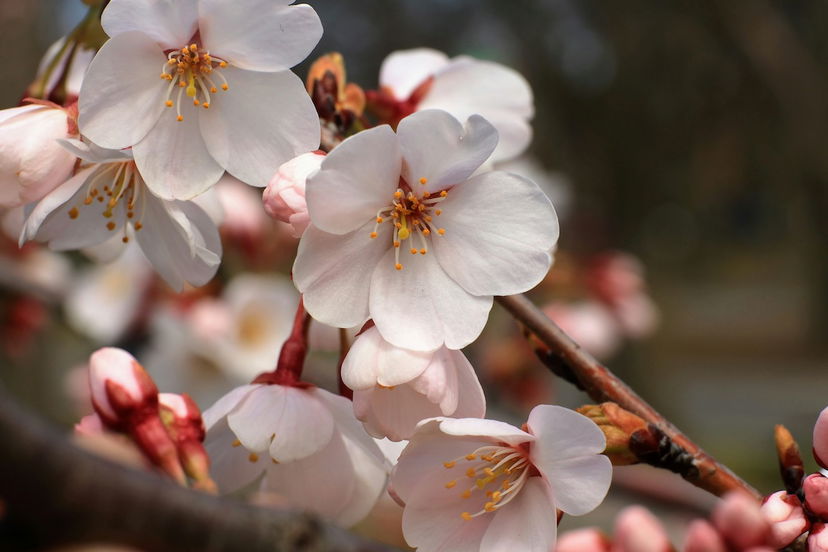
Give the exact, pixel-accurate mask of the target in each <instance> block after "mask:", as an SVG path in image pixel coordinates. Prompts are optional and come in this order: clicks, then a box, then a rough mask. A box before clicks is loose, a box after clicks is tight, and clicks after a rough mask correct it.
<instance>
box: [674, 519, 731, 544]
mask: <svg viewBox="0 0 828 552" xmlns="http://www.w3.org/2000/svg"><path fill="white" fill-rule="evenodd" d="M682 550H683V551H684V552H727V550H728V548H727V545H726V544H725V542H724V540H723V539H722V537H721V535H719V532H718V531H716V528H715V527H713V525H711V524H710V522H709V521H707V520H706V519H696V520H693V521H692V522H691V523H690V525H689V527H688V528H687V534H686V536H685V538H684V547H683V548H682Z"/></svg>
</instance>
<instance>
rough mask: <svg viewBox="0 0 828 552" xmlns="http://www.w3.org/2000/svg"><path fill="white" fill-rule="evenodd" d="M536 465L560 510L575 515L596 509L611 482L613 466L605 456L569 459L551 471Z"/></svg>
mask: <svg viewBox="0 0 828 552" xmlns="http://www.w3.org/2000/svg"><path fill="white" fill-rule="evenodd" d="M535 466H536V467H537V468H538V470H539V471H540V472H541V475H543V476H544V477H545V478H546V480H547V481H548V482H549V486H550V487H552V492H553V493H554V494H555V504H556V505H557V507H558V508H559V509H561V510H563V511H564V512H566V513H567V514H569V515H572V516H580V515H583V514H586V513H587V512H591V511H592V510H594V509H595V508H597V507H598V505H599V504H601V502H602V501H603V500H604V497H605V496H606V495H607V491H608V490H609V486H610V483H611V482H612V463H611V462H610V460H609V458H607V457H606V456H604V455H603V454H595V455H593V456H581V457H578V458H568V459H566V460H563V461H561V462H555V463H554V464H553V465H552V466H550V467H549V468H546V467H545V466H542V465H537V464H536V465H535Z"/></svg>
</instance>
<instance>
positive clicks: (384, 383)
mask: <svg viewBox="0 0 828 552" xmlns="http://www.w3.org/2000/svg"><path fill="white" fill-rule="evenodd" d="M342 380H343V382H344V383H345V385H347V386H348V387H350V388H351V389H352V390H353V391H354V414H355V415H356V417H357V419H359V420H361V421H362V422H363V424H364V425H365V429H366V430H367V431H368V433H370V434H371V435H373V436H374V437H377V438H380V437H388V438H389V439H391V440H392V441H400V440H402V439H408V438H409V437H411V435H412V434H413V433H414V429H415V428H416V426H417V423H418V422H420V420H423V419H425V418H433V417H435V416H453V417H456V418H467V417H468V418H482V417H483V416H485V415H486V398H485V396H484V395H483V389H482V388H481V387H480V382H479V381H478V380H477V375H475V373H474V369H473V368H472V366H471V364H470V363H469V361H468V360H467V359H466V357H465V355H464V354H463V353H462V352H461V351H453V350H451V349H446V348H445V347H440V348H439V349H437V350H436V351H431V352H420V351H408V350H406V349H400V348H399V347H394V346H393V345H392V344H390V343H388V342H387V341H385V340H384V339H383V338H382V336H381V335H380V333H379V331H377V329H376V328H375V327H372V328H370V329H368V330H366V331H365V332H363V333H362V334H360V335H359V336H358V337H357V338H356V340H355V341H354V344H353V345H352V346H351V349H350V350H349V351H348V355H347V356H346V357H345V360H344V362H343V364H342Z"/></svg>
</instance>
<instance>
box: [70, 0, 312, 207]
mask: <svg viewBox="0 0 828 552" xmlns="http://www.w3.org/2000/svg"><path fill="white" fill-rule="evenodd" d="M101 23H102V25H103V28H104V30H105V31H106V33H107V34H108V35H109V36H110V37H111V38H110V40H109V41H108V42H107V43H106V44H104V45H103V47H102V48H101V50H100V51H99V52H98V55H97V56H95V59H94V60H92V64H91V65H90V66H89V71H88V72H87V74H86V77H85V79H84V82H83V85H82V87H81V93H80V99H79V102H80V103H79V107H80V119H79V123H80V128H81V131H82V133H83V134H84V136H87V137H89V138H90V139H91V140H92V141H93V142H95V143H97V144H100V145H102V146H104V147H107V148H113V149H121V148H126V147H130V146H132V149H133V152H134V155H135V162H136V164H137V166H138V169H139V170H140V172H141V174H142V175H143V177H144V179H145V180H146V182H147V185H148V186H149V187H150V189H151V190H152V191H153V192H154V193H155V194H157V195H158V196H160V197H162V198H165V199H191V198H193V197H194V196H196V195H198V194H199V193H201V192H203V191H204V190H206V189H208V188H210V187H211V186H212V185H213V184H215V183H216V182H217V181H218V180H219V178H220V177H221V175H222V173H223V172H224V171H225V170H226V171H227V172H229V173H230V174H232V175H233V176H235V177H236V178H238V179H239V180H241V181H243V182H245V183H247V184H251V185H254V186H264V185H265V184H267V181H268V180H269V179H270V177H271V176H273V174H274V173H275V172H276V169H277V168H278V166H279V165H280V164H282V163H284V162H285V161H287V160H288V159H290V158H292V157H295V156H296V155H298V154H300V153H304V152H306V151H311V150H314V149H316V148H317V147H318V144H319V119H318V117H317V114H316V110H315V109H314V107H313V103H312V102H311V100H310V98H309V97H308V95H307V93H306V92H305V88H304V86H303V84H302V81H301V80H300V79H299V78H298V77H297V76H296V75H294V74H293V73H291V72H290V71H289V68H290V67H292V66H293V65H295V64H297V63H299V62H300V61H302V60H303V59H304V58H305V56H307V55H308V53H310V51H311V50H312V49H313V47H314V46H315V45H316V43H317V42H318V41H319V38H320V37H321V35H322V26H321V23H320V22H319V17H318V16H317V14H316V12H315V11H314V10H313V8H311V7H310V6H308V5H306V4H301V5H296V6H291V5H288V4H287V3H286V2H271V1H269V0H237V1H235V2H227V1H226V0H177V1H176V2H150V3H148V2H143V1H138V0H112V1H111V2H110V3H109V5H108V6H107V7H106V9H105V10H104V12H103V15H102V18H101ZM274 29H278V31H279V32H274ZM194 37H195V38H194ZM159 71H160V73H161V77H160V78H159Z"/></svg>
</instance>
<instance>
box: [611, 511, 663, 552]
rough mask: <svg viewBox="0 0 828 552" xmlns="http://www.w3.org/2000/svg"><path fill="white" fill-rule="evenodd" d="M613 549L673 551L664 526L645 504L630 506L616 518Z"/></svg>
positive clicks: (620, 550) (640, 551) (656, 551)
mask: <svg viewBox="0 0 828 552" xmlns="http://www.w3.org/2000/svg"><path fill="white" fill-rule="evenodd" d="M613 541H614V542H613V551H616V550H617V552H672V550H673V547H672V545H671V544H670V539H669V538H668V537H667V533H666V532H665V530H664V527H663V526H662V525H661V523H660V522H659V521H658V519H657V518H656V517H655V516H654V515H653V514H652V513H650V511H649V510H647V509H646V508H644V507H643V506H628V507H626V508H624V510H622V511H621V513H620V514H618V517H617V518H616V520H615V531H614V539H613Z"/></svg>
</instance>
